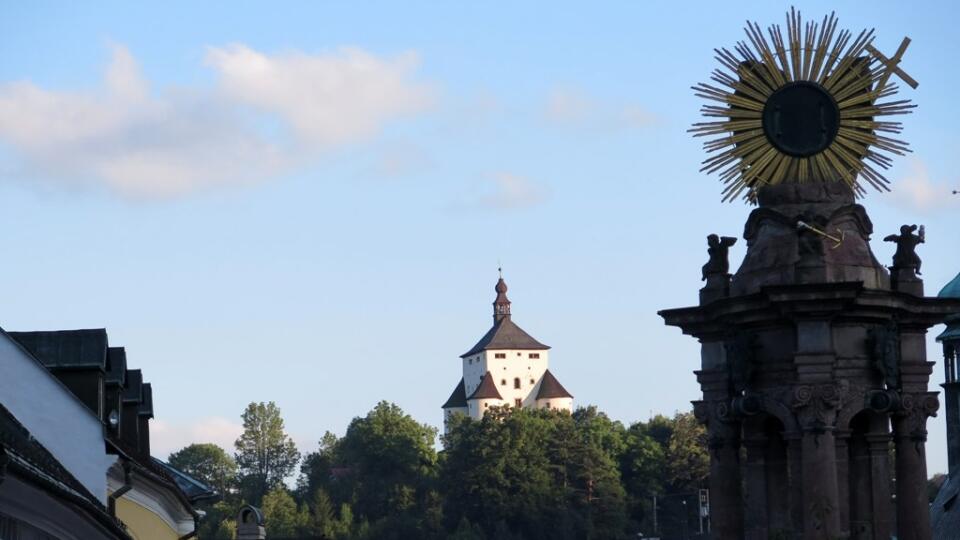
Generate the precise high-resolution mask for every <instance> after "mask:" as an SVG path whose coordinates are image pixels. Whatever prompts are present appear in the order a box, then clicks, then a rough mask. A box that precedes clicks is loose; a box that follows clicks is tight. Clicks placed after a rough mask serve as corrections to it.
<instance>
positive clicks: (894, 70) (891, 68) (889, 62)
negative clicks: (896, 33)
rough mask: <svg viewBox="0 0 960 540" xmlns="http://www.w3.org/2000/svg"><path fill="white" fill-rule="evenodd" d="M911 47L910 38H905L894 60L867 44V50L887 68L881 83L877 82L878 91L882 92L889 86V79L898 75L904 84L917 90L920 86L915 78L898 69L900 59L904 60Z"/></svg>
mask: <svg viewBox="0 0 960 540" xmlns="http://www.w3.org/2000/svg"><path fill="white" fill-rule="evenodd" d="M908 45H910V38H908V37H905V38H903V41H901V42H900V47H899V48H897V52H896V53H895V54H894V55H893V58H887V57H886V56H884V55H883V53H881V52H880V51H878V50H877V49H876V48H874V46H873V45H870V44H869V43H868V44H867V50H868V51H870V54H872V55H873V56H875V57H876V58H877V60H879V61H880V63H881V64H883V65H884V67H885V68H886V69H885V70H884V72H883V75H881V77H880V81H879V82H877V90H882V89H883V88H884V87H885V86H886V85H887V79H889V78H890V75H893V74H896V75H897V77H900V78H901V79H902V80H903V82H905V83H907V84H909V85H910V87H911V88H914V89H916V88H917V86H919V85H920V83H918V82H917V81H916V80H914V78H913V77H911V76H910V75H907V73H906V72H905V71H903V70H902V69H900V68H899V67H897V64H899V63H900V59H901V58H903V53H905V52H907V46H908Z"/></svg>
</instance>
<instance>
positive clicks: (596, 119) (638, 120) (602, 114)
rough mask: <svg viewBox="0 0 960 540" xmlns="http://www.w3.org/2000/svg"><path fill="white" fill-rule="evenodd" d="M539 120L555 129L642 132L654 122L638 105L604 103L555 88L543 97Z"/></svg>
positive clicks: (651, 116) (579, 93)
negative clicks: (543, 120)
mask: <svg viewBox="0 0 960 540" xmlns="http://www.w3.org/2000/svg"><path fill="white" fill-rule="evenodd" d="M543 116H544V118H545V119H546V120H547V121H548V122H550V123H552V124H555V125H559V126H565V127H573V128H592V129H601V130H619V129H637V128H644V127H648V126H650V125H652V124H654V123H655V122H656V121H657V118H656V117H655V116H654V115H653V114H652V113H650V112H649V111H647V110H646V109H644V108H643V107H640V106H639V105H636V104H616V103H607V102H604V101H601V100H599V99H597V98H594V97H592V96H589V95H587V94H586V93H585V92H583V91H582V90H579V89H575V88H555V89H554V90H553V91H552V92H551V93H550V95H549V96H548V97H547V103H546V106H545V107H544V110H543Z"/></svg>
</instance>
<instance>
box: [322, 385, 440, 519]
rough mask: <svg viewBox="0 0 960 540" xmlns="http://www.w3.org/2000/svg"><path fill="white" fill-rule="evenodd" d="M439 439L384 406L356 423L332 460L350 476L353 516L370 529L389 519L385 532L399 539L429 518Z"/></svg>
mask: <svg viewBox="0 0 960 540" xmlns="http://www.w3.org/2000/svg"><path fill="white" fill-rule="evenodd" d="M436 436H437V430H436V428H434V427H432V426H429V425H426V424H420V423H419V422H417V421H416V420H414V419H413V417H411V416H410V415H408V414H406V413H404V412H403V410H402V409H400V407H398V406H396V405H394V404H393V403H387V402H386V401H381V402H380V403H378V404H377V405H376V406H375V407H374V408H373V410H371V411H370V412H369V413H367V415H366V416H364V417H358V418H354V419H353V421H351V422H350V425H349V426H348V427H347V432H346V434H344V436H343V438H342V439H340V440H339V441H337V442H336V444H335V447H336V452H335V456H332V457H333V458H334V459H335V461H336V463H337V464H338V465H339V466H340V467H341V468H343V469H345V470H347V471H349V474H348V475H347V476H346V477H345V478H343V479H342V480H341V482H342V483H343V484H345V485H346V486H349V491H350V492H351V494H352V495H351V500H353V501H354V504H353V509H354V511H355V512H356V513H357V515H358V516H360V517H361V518H365V519H367V520H368V521H369V522H370V526H371V528H372V529H378V528H379V527H380V526H381V525H378V523H377V521H378V520H385V519H387V518H389V520H390V525H389V527H387V529H389V530H390V531H391V534H395V533H397V532H398V531H400V530H401V529H409V527H411V526H412V525H411V523H413V522H414V521H418V520H420V519H421V518H423V517H424V516H427V515H428V514H429V513H426V512H424V511H423V510H424V501H427V500H429V496H428V492H429V491H430V490H431V489H433V479H434V478H436V475H437V453H436V451H435V450H434V448H433V444H434V440H435V439H436ZM328 442H329V440H328ZM328 448H329V446H328ZM321 452H323V449H321ZM323 455H324V454H322V453H321V456H320V458H319V459H320V461H321V462H322V461H323Z"/></svg>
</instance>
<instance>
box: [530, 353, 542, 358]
mask: <svg viewBox="0 0 960 540" xmlns="http://www.w3.org/2000/svg"><path fill="white" fill-rule="evenodd" d="M530 358H540V353H538V352H532V353H530Z"/></svg>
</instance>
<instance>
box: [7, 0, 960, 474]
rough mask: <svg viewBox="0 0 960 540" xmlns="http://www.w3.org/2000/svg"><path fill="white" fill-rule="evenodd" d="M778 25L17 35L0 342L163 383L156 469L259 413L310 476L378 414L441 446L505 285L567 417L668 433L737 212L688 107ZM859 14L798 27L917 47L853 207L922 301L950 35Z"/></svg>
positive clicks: (174, 8) (236, 10)
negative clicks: (43, 345) (696, 323)
mask: <svg viewBox="0 0 960 540" xmlns="http://www.w3.org/2000/svg"><path fill="white" fill-rule="evenodd" d="M789 6H790V4H786V3H777V2H763V3H759V2H758V3H755V4H751V3H743V2H727V3H723V4H715V3H703V4H691V3H677V2H670V3H667V2H643V3H640V2H622V3H601V4H593V5H591V7H590V8H589V9H587V8H583V7H580V6H576V5H574V4H560V3H555V2H551V3H527V4H524V5H516V3H483V4H482V5H481V4H475V5H472V6H469V7H465V6H454V5H452V4H451V3H444V4H441V3H439V2H436V3H431V2H402V3H400V2H397V3H386V2H368V3H346V2H343V3H307V2H304V3H280V2H271V3H270V4H269V6H268V5H267V4H255V3H235V2H230V3H227V2H222V3H213V2H210V3H202V4H200V5H195V3H176V2H166V3H163V4H162V5H159V4H158V5H155V6H152V7H146V6H142V5H139V6H133V5H129V3H114V4H111V3H99V4H97V5H95V6H89V5H87V6H82V7H81V6H80V5H71V4H68V3H44V2H30V3H21V4H19V5H18V4H9V5H6V6H5V7H4V8H3V16H2V17H0V226H2V227H3V230H5V231H7V233H6V234H4V235H3V239H4V242H5V246H6V249H5V253H6V254H7V256H6V258H5V260H4V264H2V265H0V280H2V283H4V284H5V286H0V299H2V300H0V306H2V311H0V324H2V325H3V327H4V328H6V329H8V330H32V329H66V328H84V327H106V328H107V329H108V330H109V333H110V339H111V344H113V345H124V346H126V347H127V350H128V355H129V358H130V362H131V364H132V365H134V366H136V367H140V368H142V369H143V370H144V373H145V376H146V377H147V379H148V380H150V381H152V382H153V384H154V388H155V391H154V396H155V400H156V407H155V409H156V414H157V418H156V420H155V421H154V438H155V442H154V448H155V450H156V452H157V454H158V455H159V456H160V457H165V453H166V452H168V451H170V450H172V449H176V448H177V447H179V446H181V445H183V444H187V443H189V442H192V441H203V440H213V441H215V442H219V443H221V444H225V445H226V446H227V447H228V448H229V446H230V445H229V442H230V441H232V440H233V438H234V437H235V436H236V434H237V432H238V427H237V426H238V424H239V415H240V413H241V411H242V410H243V408H244V406H245V405H246V404H247V403H248V402H250V401H267V400H273V401H276V402H277V403H278V404H279V406H280V407H281V408H282V410H283V412H284V416H285V418H286V422H287V426H288V428H289V431H290V432H291V433H292V434H293V435H294V437H295V438H296V439H297V441H298V442H299V443H300V446H301V450H303V451H310V450H314V449H315V447H316V441H317V440H318V439H319V437H320V436H321V435H322V434H323V432H324V431H325V430H330V431H333V432H335V433H342V432H343V431H344V429H345V428H346V426H347V424H348V423H349V421H350V419H351V418H353V417H354V416H357V415H362V414H364V413H366V412H367V411H368V410H369V409H370V408H372V407H373V405H374V404H375V403H376V402H377V401H378V400H381V399H386V400H390V401H394V402H396V403H398V404H399V405H400V406H402V407H403V408H404V409H405V410H406V411H408V412H409V413H411V414H412V415H414V416H415V417H416V418H417V419H419V420H420V421H423V422H428V423H431V424H433V425H439V423H440V419H441V414H440V412H441V411H440V409H439V406H440V404H442V403H443V401H444V400H445V399H446V398H447V396H448V394H449V393H450V391H451V390H452V389H453V386H454V385H455V383H456V382H457V381H458V379H459V377H460V363H459V359H458V356H459V355H460V354H461V353H463V352H464V351H465V350H467V349H468V348H469V347H470V346H472V345H473V343H474V342H475V341H476V340H477V339H478V338H479V337H480V336H481V335H483V333H484V332H485V331H486V330H487V328H488V326H489V323H490V321H491V319H490V314H491V307H490V303H491V302H492V301H493V298H494V292H493V285H494V283H495V280H496V268H497V265H498V261H499V262H501V263H502V265H503V268H504V276H505V278H506V279H507V281H508V283H509V285H510V298H511V300H513V311H514V319H515V320H516V321H517V322H518V323H519V324H520V325H521V326H523V327H524V328H525V329H526V330H527V331H529V332H530V333H531V334H533V335H534V336H535V337H537V338H538V339H540V340H541V341H543V342H545V343H547V344H549V345H551V346H552V347H553V351H552V354H551V369H552V371H553V372H554V373H555V374H556V375H557V377H558V378H559V379H560V380H561V381H562V382H563V383H564V385H565V386H566V387H567V388H568V389H569V390H570V391H571V392H572V393H573V394H574V395H575V396H576V400H577V403H578V404H581V405H586V404H595V405H597V406H599V407H600V408H601V409H602V410H605V411H607V412H608V413H609V414H610V415H611V416H613V417H614V418H617V419H620V420H623V421H624V422H632V421H635V420H641V419H646V418H648V417H649V416H650V414H651V412H654V413H655V412H663V413H668V414H669V413H672V412H674V411H676V410H685V409H687V408H688V407H689V401H690V400H692V399H696V398H697V396H698V389H697V385H696V382H695V379H694V377H693V375H692V374H691V371H692V370H693V369H696V367H697V365H698V362H699V351H698V347H697V344H696V342H695V341H694V340H692V339H690V338H688V337H684V336H682V335H681V334H680V332H679V331H678V330H676V329H673V328H667V327H665V326H664V325H663V323H662V321H661V319H660V318H659V317H657V315H656V311H657V310H658V309H663V308H668V307H680V306H685V305H691V304H693V303H694V302H695V301H696V297H697V296H696V295H697V289H698V288H699V287H700V285H701V283H700V280H699V278H700V275H699V272H700V266H701V265H702V264H703V262H704V261H705V240H704V238H705V236H706V235H707V234H708V233H713V232H716V233H721V234H726V235H733V236H739V235H740V234H741V232H742V227H743V223H744V221H745V219H746V217H747V214H748V213H749V207H747V206H745V205H742V204H739V203H737V204H721V203H720V202H719V201H720V195H719V193H720V189H719V184H718V182H717V181H716V180H715V179H714V178H709V177H705V176H703V175H702V174H700V173H698V169H699V162H700V161H701V160H702V159H703V153H702V151H701V149H700V142H699V141H697V140H694V139H692V138H691V137H689V136H688V134H687V133H686V129H687V127H688V126H689V125H690V123H692V122H695V121H697V118H698V112H697V111H698V109H699V106H700V102H699V101H698V99H697V98H695V97H694V96H693V95H692V92H691V91H690V90H689V87H690V86H691V85H692V84H694V83H696V82H698V81H704V80H706V79H707V78H708V75H709V73H710V71H711V70H712V69H713V68H714V67H715V62H714V60H713V59H712V49H713V48H714V47H719V46H731V45H732V44H733V43H734V42H735V41H737V40H739V39H741V38H742V36H743V33H742V32H743V31H742V27H743V23H744V21H745V20H746V19H747V18H750V19H752V20H756V21H758V22H759V23H760V24H761V25H762V26H766V25H767V24H770V23H782V20H783V14H784V12H785V10H787V9H789ZM862 6H863V4H862V3H855V2H829V3H828V2H809V3H802V4H798V5H797V7H798V8H800V9H801V11H802V12H803V14H804V15H805V16H807V17H811V18H817V19H819V18H820V17H822V16H823V15H824V14H826V13H828V12H829V11H830V10H836V13H837V15H838V17H839V19H840V26H841V27H846V28H850V29H853V30H859V29H861V28H863V27H875V28H876V29H877V32H878V36H877V40H876V42H875V43H876V45H877V46H878V48H879V49H880V50H881V51H885V52H887V53H888V54H892V52H893V51H894V50H895V49H896V47H897V45H898V44H899V43H900V40H901V39H902V37H903V36H905V35H907V36H910V37H911V38H912V39H913V43H912V44H911V46H910V48H909V50H908V51H907V53H906V55H905V58H904V63H903V67H904V69H905V70H906V71H908V72H909V73H910V74H911V75H913V76H914V77H915V78H916V79H917V80H918V81H919V82H920V87H919V88H918V89H917V90H915V91H914V90H909V89H907V90H906V91H904V92H903V94H905V96H906V97H909V98H911V99H913V100H914V101H915V102H916V103H917V104H918V105H919V108H918V109H917V110H916V112H915V114H913V115H912V116H910V117H906V118H905V119H904V124H905V130H904V134H903V138H905V139H906V140H908V141H910V143H911V145H912V147H913V149H914V153H913V154H912V155H911V156H908V157H906V158H898V159H897V160H896V165H895V167H894V168H893V169H892V170H891V171H890V173H889V174H888V177H889V178H891V179H892V180H893V181H894V185H895V188H894V189H895V191H894V193H892V194H883V195H880V194H875V193H871V194H869V195H868V196H867V197H866V199H865V200H864V201H863V202H864V204H865V205H866V206H867V209H868V211H869V213H870V215H871V217H872V219H873V221H874V225H875V230H876V233H875V234H874V242H873V248H874V251H875V253H876V254H877V256H878V258H879V259H880V260H882V261H889V258H890V256H891V255H892V252H893V249H892V248H893V246H892V245H891V244H885V243H883V242H881V241H880V239H881V238H882V237H883V236H884V235H886V234H889V233H892V232H895V231H896V230H897V228H898V227H899V225H900V224H902V223H924V224H926V226H927V235H928V244H926V245H924V246H922V248H921V251H920V253H921V256H922V257H923V259H924V270H925V271H924V277H925V278H926V283H927V291H928V293H935V292H936V291H937V290H939V288H940V286H942V285H943V284H944V283H946V282H947V281H948V280H949V279H950V278H952V277H953V276H954V275H956V273H957V272H958V271H960V252H958V251H957V249H956V247H957V230H958V223H957V215H958V210H960V197H951V196H950V195H949V191H950V190H951V189H960V175H958V173H957V172H956V169H957V167H956V163H955V156H956V155H957V154H958V153H960V145H958V142H960V139H958V137H957V135H956V130H955V126H957V125H960V110H958V108H957V107H956V103H955V101H956V100H955V95H956V91H955V89H956V88H957V87H958V83H960V81H958V75H957V73H956V70H955V69H953V64H954V58H955V55H956V48H957V45H956V40H955V37H956V35H955V34H956V30H955V26H954V25H953V21H954V20H955V19H956V15H957V8H956V7H954V5H953V4H952V3H949V2H942V3H932V2H931V3H924V4H923V5H922V7H916V6H910V5H908V4H907V3H902V2H898V3H894V2H888V3H883V2H875V3H871V4H870V7H869V8H865V7H862ZM743 250H744V246H743V243H742V241H741V242H740V243H738V244H737V245H736V246H734V248H733V249H732V250H731V251H732V263H733V264H734V266H736V265H737V264H739V260H740V258H741V257H742V254H743ZM930 357H931V359H939V357H940V354H939V350H938V349H935V348H932V349H931V350H930ZM934 377H935V382H936V383H939V382H941V381H942V373H941V372H940V369H939V365H938V368H937V369H936V371H935V375H934ZM929 430H930V443H929V446H928V459H929V463H930V466H929V468H930V471H931V472H936V471H943V470H945V469H946V457H945V450H944V448H943V445H944V442H943V441H944V436H943V431H944V426H943V422H942V415H941V417H940V418H938V419H935V420H933V421H932V422H931V423H930V426H929Z"/></svg>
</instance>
